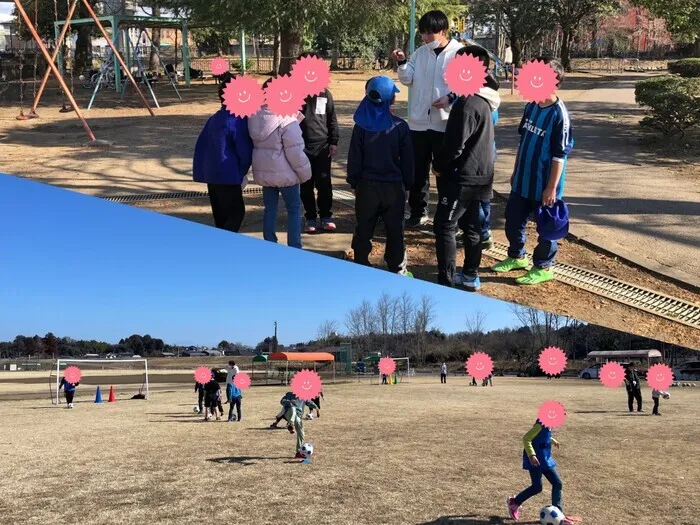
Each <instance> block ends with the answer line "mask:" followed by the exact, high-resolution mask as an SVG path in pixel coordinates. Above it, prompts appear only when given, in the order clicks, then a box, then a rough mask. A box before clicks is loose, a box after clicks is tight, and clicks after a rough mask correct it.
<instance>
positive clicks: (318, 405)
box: [309, 392, 324, 417]
mask: <svg viewBox="0 0 700 525" xmlns="http://www.w3.org/2000/svg"><path fill="white" fill-rule="evenodd" d="M321 399H324V397H323V392H319V393H318V395H317V396H316V397H315V398H313V399H312V401H313V402H314V404H315V405H316V417H321ZM311 412H313V411H311ZM311 412H309V413H311Z"/></svg>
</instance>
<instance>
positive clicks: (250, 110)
mask: <svg viewBox="0 0 700 525" xmlns="http://www.w3.org/2000/svg"><path fill="white" fill-rule="evenodd" d="M263 100H264V99H263V91H262V87H261V86H260V84H259V83H258V81H257V80H255V79H254V78H252V77H247V76H245V75H242V76H238V77H236V78H233V79H231V80H230V81H229V82H228V83H227V84H226V87H225V88H224V106H225V107H226V109H227V110H228V112H229V113H231V114H232V115H234V116H236V117H241V118H243V117H251V116H253V115H255V113H257V112H258V111H259V110H260V106H262V104H263Z"/></svg>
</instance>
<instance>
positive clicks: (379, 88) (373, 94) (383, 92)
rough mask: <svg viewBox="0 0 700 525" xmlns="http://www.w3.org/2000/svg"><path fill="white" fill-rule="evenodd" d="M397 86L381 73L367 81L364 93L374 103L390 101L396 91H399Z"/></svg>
mask: <svg viewBox="0 0 700 525" xmlns="http://www.w3.org/2000/svg"><path fill="white" fill-rule="evenodd" d="M400 92H401V91H400V90H399V88H397V87H396V84H395V83H394V81H393V80H391V79H390V78H389V77H387V76H386V75H381V76H378V77H374V78H372V79H371V80H370V81H369V82H368V83H367V89H366V90H365V93H366V94H367V98H368V99H369V100H371V101H372V102H374V103H375V104H383V103H384V102H391V99H392V98H394V95H395V94H396V93H400Z"/></svg>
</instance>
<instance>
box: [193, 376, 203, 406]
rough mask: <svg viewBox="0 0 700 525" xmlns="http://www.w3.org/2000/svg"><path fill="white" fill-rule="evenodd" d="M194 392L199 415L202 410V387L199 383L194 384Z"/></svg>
mask: <svg viewBox="0 0 700 525" xmlns="http://www.w3.org/2000/svg"><path fill="white" fill-rule="evenodd" d="M194 391H195V392H197V406H198V407H199V413H200V414H201V413H202V411H203V410H204V385H203V384H201V383H195V384H194Z"/></svg>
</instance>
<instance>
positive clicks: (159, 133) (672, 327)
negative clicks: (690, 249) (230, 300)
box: [0, 73, 700, 348]
mask: <svg viewBox="0 0 700 525" xmlns="http://www.w3.org/2000/svg"><path fill="white" fill-rule="evenodd" d="M367 77H368V75H367V74H360V73H338V74H335V75H334V80H333V85H332V86H331V89H332V91H333V93H334V97H335V99H336V106H337V109H338V112H339V122H340V127H341V148H340V155H339V157H338V158H337V159H336V162H335V164H334V166H335V173H334V184H335V186H336V187H337V188H341V189H347V185H346V184H345V182H344V168H345V162H346V152H347V148H346V147H342V145H343V144H347V143H348V142H349V136H350V133H351V131H352V114H353V111H354V109H355V107H356V105H357V101H359V100H360V99H361V97H362V95H363V86H364V80H365V79H366V78H367ZM604 81H605V79H601V78H600V77H599V76H598V75H591V74H577V75H574V76H572V77H571V79H570V82H569V86H570V87H569V88H568V89H569V90H570V91H567V90H566V89H564V90H562V98H564V99H566V98H567V97H572V98H576V97H581V96H582V94H585V93H586V92H587V90H590V89H593V88H594V87H595V86H598V85H599V83H600V82H604ZM77 89H78V92H77V94H78V99H79V102H82V103H81V106H82V107H84V106H85V105H86V104H85V102H86V100H87V96H88V93H87V91H85V90H83V91H81V90H80V89H81V88H77ZM182 91H183V98H184V99H185V102H183V103H180V102H179V101H178V100H177V99H176V98H174V96H173V94H172V93H171V92H170V91H169V88H168V87H167V86H160V87H159V88H158V89H157V93H158V96H159V100H160V102H161V106H162V109H160V110H156V111H157V115H158V116H157V117H156V118H151V117H149V116H148V115H147V112H146V110H145V109H143V108H142V107H139V105H138V104H137V98H136V97H134V96H131V95H129V96H127V97H126V100H125V102H123V103H119V102H118V97H116V96H115V95H114V94H111V93H100V96H99V97H98V99H97V104H96V107H95V108H94V109H93V110H91V111H90V112H89V113H88V114H87V116H88V120H89V122H90V125H91V126H92V128H93V131H94V132H95V134H96V135H97V138H98V139H104V140H108V141H114V142H115V146H114V147H112V148H110V149H108V150H96V149H90V148H84V147H81V146H80V145H81V144H84V143H85V142H86V140H87V139H86V137H85V135H84V132H83V130H82V128H81V127H80V125H79V123H78V122H77V120H76V119H75V118H74V116H73V115H72V114H61V113H59V112H58V107H59V106H60V97H58V96H57V94H56V90H55V89H53V90H48V94H49V97H48V98H47V99H46V101H45V104H46V105H42V106H40V108H39V113H40V114H41V115H42V117H43V118H42V119H39V120H34V121H29V122H24V123H18V122H17V121H16V120H14V117H15V115H16V113H17V109H16V107H11V106H10V105H9V101H10V100H9V99H8V96H9V95H8V93H5V99H4V100H3V104H4V107H2V109H0V137H1V138H0V140H1V143H2V149H3V152H4V153H5V152H6V153H5V155H3V167H2V169H3V171H5V172H7V173H11V174H16V175H19V176H22V177H26V178H29V179H33V180H36V181H40V182H44V183H48V184H53V185H56V186H60V187H63V188H66V189H71V190H74V191H79V192H82V193H85V194H89V195H95V196H105V195H116V194H125V193H160V192H165V191H187V190H196V191H201V190H203V189H204V187H203V186H202V185H199V184H196V183H193V182H192V180H191V155H192V151H193V148H194V141H195V139H196V137H197V134H198V133H199V130H200V129H201V127H202V125H203V124H204V122H205V121H206V119H207V118H208V116H209V115H211V113H213V112H214V111H215V110H216V109H217V103H216V102H215V99H216V95H215V92H216V91H215V88H214V86H213V85H212V84H207V85H200V84H194V85H193V87H192V88H190V89H189V90H188V89H183V90H182ZM501 94H502V97H503V100H504V103H503V106H502V111H501V113H502V115H503V117H502V123H503V124H499V127H498V128H497V131H498V133H499V134H498V135H497V140H498V141H499V156H500V158H499V166H498V173H499V175H498V176H497V180H498V179H499V177H500V178H503V177H504V176H507V175H504V173H507V170H508V169H509V166H512V147H513V144H512V143H513V137H509V136H508V135H506V134H505V132H504V130H506V131H507V132H508V133H511V132H512V126H513V125H514V122H515V121H516V120H517V113H518V111H520V108H521V107H522V102H520V101H519V100H518V99H517V94H516V95H514V96H513V95H510V94H509V90H508V89H507V88H503V89H502V90H501ZM608 109H609V108H608ZM405 111H406V90H405V89H404V90H403V92H402V93H401V94H400V96H399V100H398V102H397V106H396V112H397V114H405ZM611 111H612V110H611ZM620 118H621V117H620V116H618V115H615V114H614V113H610V112H608V113H607V114H605V112H604V111H603V112H596V113H594V114H592V115H591V116H590V119H589V120H590V121H589V122H587V124H586V125H587V128H589V130H590V128H596V126H598V127H599V128H600V129H606V128H605V126H609V125H610V121H611V119H612V120H616V119H617V120H620ZM629 118H632V119H633V118H635V117H634V116H633V117H629ZM636 118H638V116H637V117H636ZM515 124H517V122H516V123H515ZM619 133H620V132H617V134H618V135H619ZM624 133H625V134H633V133H638V135H639V136H638V137H636V138H637V139H639V141H642V140H645V141H647V143H649V137H648V136H647V135H644V134H643V133H642V132H641V131H639V132H637V131H635V128H633V127H632V126H627V127H626V128H625V129H624ZM588 135H589V138H588V140H590V136H591V132H590V131H588ZM616 146H617V147H618V148H622V149H623V150H620V151H615V152H610V151H606V152H603V153H601V157H602V156H608V157H609V156H610V155H611V154H612V153H614V154H615V155H617V156H619V157H621V158H626V159H632V158H634V159H638V158H642V159H643V161H644V163H648V164H649V165H652V166H653V168H654V170H656V171H655V173H658V172H659V170H661V169H667V170H668V174H667V175H668V177H670V178H671V179H672V180H674V181H676V183H678V184H681V183H683V184H685V185H687V186H689V187H690V189H691V190H692V191H690V193H692V192H693V191H695V192H697V191H698V189H700V177H699V176H698V173H700V165H699V164H698V158H697V157H694V156H693V155H692V153H691V152H689V151H685V150H684V151H683V154H682V155H680V156H679V157H678V158H674V159H669V158H668V157H669V156H668V155H666V156H663V155H660V153H661V152H662V151H663V150H664V148H659V147H658V146H656V145H654V144H648V150H644V151H647V153H645V154H644V155H642V154H641V153H640V151H643V149H642V148H643V146H641V145H640V144H638V143H636V142H635V141H633V140H626V141H618V143H617V144H616ZM625 148H626V150H625ZM655 148H656V149H655ZM649 152H650V153H649ZM589 156H590V155H589ZM590 161H591V159H590V158H588V159H587V162H589V163H590ZM572 162H573V161H572ZM669 166H672V167H673V169H671V167H669ZM587 169H588V168H587ZM635 169H639V168H635ZM570 178H572V179H574V178H575V176H574V175H570ZM497 189H498V188H497ZM618 193H619V194H620V195H621V194H622V193H623V192H622V190H620V192H618ZM620 199H623V197H620ZM259 201H260V199H259V197H256V196H251V197H249V198H248V200H247V203H248V204H247V205H248V212H247V216H246V220H245V222H244V226H243V230H242V232H243V233H246V234H255V235H259V232H260V229H261V213H262V209H261V206H260V202H259ZM137 206H138V207H140V208H145V209H149V210H152V211H156V212H160V213H165V214H169V215H173V216H176V217H180V218H183V219H187V220H193V221H196V222H200V223H203V224H208V225H212V219H211V212H210V208H209V204H208V200H207V199H196V200H181V201H155V202H144V203H140V204H138V205H137ZM503 208H504V206H503V202H502V201H498V200H496V201H495V206H494V224H493V233H494V237H495V239H496V240H497V241H500V242H505V235H504V233H503ZM335 212H336V221H337V223H338V226H339V228H338V234H335V235H333V236H328V235H327V234H323V235H324V236H325V237H322V238H321V241H320V244H323V242H327V241H326V239H332V238H333V237H339V238H340V241H338V240H336V241H335V242H336V244H337V243H338V242H340V243H341V244H344V245H345V246H346V249H349V239H350V234H351V232H352V230H353V226H354V223H353V220H354V218H353V212H352V209H351V208H350V207H348V206H345V205H343V204H340V203H339V204H336V206H335ZM285 219H286V217H285V215H284V207H283V206H281V208H280V224H279V225H278V228H281V229H284V225H283V224H282V223H283V222H284V220H285ZM640 227H641V226H640ZM381 240H382V239H381V232H378V237H377V241H378V243H377V246H375V252H374V256H375V261H376V262H379V259H380V258H381V257H380V254H381V253H382V249H383V247H382V246H381ZM311 241H313V242H311ZM407 241H408V246H409V248H408V250H409V252H408V254H409V265H410V267H411V270H412V271H413V272H414V274H415V275H416V277H418V278H420V279H425V280H429V281H430V280H433V281H434V280H435V260H434V249H433V246H432V239H431V238H430V237H426V236H425V235H423V234H420V233H417V232H408V234H407ZM313 243H315V244H319V240H318V236H316V238H315V239H313V240H311V239H310V238H309V237H308V236H305V244H306V245H309V244H313ZM528 248H529V249H530V250H531V249H532V248H533V246H532V239H530V240H529V244H528ZM637 248H638V249H639V251H640V252H643V251H644V248H645V245H644V244H643V243H642V244H639V245H638V246H637ZM558 257H559V260H561V261H565V262H569V263H571V264H575V265H578V266H581V267H584V268H588V269H591V270H595V271H598V272H600V273H603V274H607V275H611V276H614V277H617V278H619V279H621V280H624V281H627V282H630V283H632V284H636V285H638V286H642V287H645V288H649V289H652V290H656V291H659V292H663V293H667V294H670V295H673V296H676V297H678V298H681V299H684V300H688V301H690V302H694V303H697V304H700V294H698V293H697V292H696V290H695V289H693V288H692V287H687V286H679V285H678V284H675V283H674V282H672V281H671V280H669V279H667V278H664V277H661V276H659V275H658V274H655V273H653V272H650V271H647V270H644V269H642V268H640V267H638V266H635V265H632V264H628V263H626V262H624V261H623V260H621V259H619V258H617V257H614V256H611V255H609V254H607V253H605V252H603V251H600V250H594V249H591V248H590V247H589V246H587V245H585V244H583V243H579V242H577V241H575V240H572V241H565V242H564V243H562V247H561V250H560V255H559V256H558ZM350 258H351V253H350ZM691 259H692V257H691ZM493 262H494V261H491V260H489V259H488V258H487V257H485V259H484V267H485V272H484V277H483V281H484V285H483V288H482V293H483V294H484V295H487V296H490V297H494V298H497V299H503V300H507V301H510V302H514V303H518V304H522V305H527V306H531V307H535V308H540V309H544V310H548V311H555V312H557V313H560V314H563V315H567V316H570V317H574V318H577V319H580V320H583V321H587V322H592V323H596V324H601V325H604V326H608V327H611V328H615V329H618V330H622V331H627V332H633V333H637V334H639V335H643V336H647V337H652V338H661V339H664V340H666V341H668V342H670V343H676V344H681V345H685V346H690V347H698V348H700V334H699V333H698V330H695V329H692V328H689V327H685V326H682V325H679V324H677V323H673V322H672V321H667V320H664V319H661V318H658V317H656V316H653V315H651V314H646V313H644V312H639V311H637V310H634V309H632V308H629V307H626V306H624V305H621V304H618V303H614V302H612V301H607V300H605V299H602V298H600V297H598V296H595V295H593V294H590V293H589V292H585V291H582V290H579V289H576V288H572V287H570V286H568V285H565V284H562V283H556V282H555V283H548V284H547V285H546V286H543V287H538V288H521V287H517V286H515V285H513V283H512V280H511V279H510V278H502V277H498V276H496V275H494V274H491V273H490V272H488V270H487V268H486V267H487V266H488V265H489V264H491V263H493ZM691 270H692V269H691Z"/></svg>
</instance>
